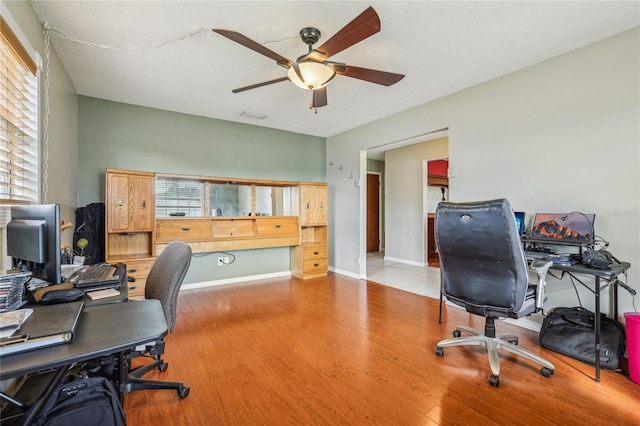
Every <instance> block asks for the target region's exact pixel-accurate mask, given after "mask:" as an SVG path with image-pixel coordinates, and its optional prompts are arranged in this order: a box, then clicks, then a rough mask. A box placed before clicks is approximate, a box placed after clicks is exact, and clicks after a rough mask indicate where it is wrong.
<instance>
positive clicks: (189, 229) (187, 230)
mask: <svg viewBox="0 0 640 426" xmlns="http://www.w3.org/2000/svg"><path fill="white" fill-rule="evenodd" d="M181 229H182V230H183V231H184V232H189V231H191V228H181Z"/></svg>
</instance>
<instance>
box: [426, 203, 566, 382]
mask: <svg viewBox="0 0 640 426" xmlns="http://www.w3.org/2000/svg"><path fill="white" fill-rule="evenodd" d="M435 239H436V245H437V247H438V253H439V255H440V274H441V298H440V303H441V304H442V295H444V296H445V297H446V298H447V300H449V301H451V302H453V303H454V304H456V305H458V306H462V307H464V308H465V309H466V310H467V312H470V313H472V314H475V315H480V316H484V317H485V318H486V322H485V329H484V334H483V333H482V332H480V331H477V330H474V329H472V328H469V327H464V326H458V327H456V329H455V331H454V332H453V336H454V337H453V338H452V339H445V340H441V341H440V342H438V344H437V347H436V355H438V356H443V355H444V349H443V348H445V347H448V346H464V345H484V346H485V347H486V349H487V354H488V356H489V365H490V367H491V372H492V374H491V376H489V383H490V384H491V385H493V386H498V385H499V383H500V357H499V355H498V350H499V349H504V350H505V351H507V352H511V353H512V354H515V355H520V356H522V357H524V358H527V359H529V360H531V361H534V362H536V363H538V364H540V365H542V368H541V370H540V373H541V374H542V375H543V376H545V377H550V376H551V375H552V374H553V372H554V366H553V364H552V363H550V362H549V361H547V360H546V359H544V358H542V357H541V356H539V355H537V354H535V353H533V352H531V351H529V350H527V349H525V348H522V347H520V346H518V336H516V335H514V334H496V329H495V323H494V322H495V319H503V318H521V317H523V316H526V315H530V314H532V313H534V312H536V311H538V310H541V309H542V304H543V302H544V287H545V284H546V283H545V277H546V274H547V271H548V269H549V267H550V266H551V265H552V263H551V262H549V261H545V260H542V261H536V262H535V263H534V264H532V266H531V267H529V266H528V265H527V261H526V260H525V257H524V253H523V251H522V246H521V244H520V236H519V235H518V230H517V228H516V222H515V218H514V214H513V210H512V209H511V205H510V204H509V202H508V201H507V200H505V199H499V200H491V201H482V202H472V203H449V202H442V203H440V204H439V205H438V207H437V208H436V215H435ZM529 270H531V271H532V272H535V273H536V274H537V276H538V284H537V285H529V283H528V278H529V273H528V272H529ZM463 331H464V332H466V333H469V334H471V336H464V337H461V334H462V332H463Z"/></svg>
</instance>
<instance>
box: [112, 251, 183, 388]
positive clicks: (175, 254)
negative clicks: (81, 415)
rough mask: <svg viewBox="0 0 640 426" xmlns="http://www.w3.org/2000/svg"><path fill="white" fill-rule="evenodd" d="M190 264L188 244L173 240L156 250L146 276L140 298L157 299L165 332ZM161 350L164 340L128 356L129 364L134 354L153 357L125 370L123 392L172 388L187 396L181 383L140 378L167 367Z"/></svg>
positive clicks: (171, 324) (173, 320) (173, 318)
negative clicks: (161, 249) (143, 363)
mask: <svg viewBox="0 0 640 426" xmlns="http://www.w3.org/2000/svg"><path fill="white" fill-rule="evenodd" d="M190 264H191V247H189V246H188V245H187V244H185V243H183V242H181V241H174V242H172V243H170V244H169V245H167V247H166V248H165V249H164V250H163V251H162V253H160V255H159V256H158V258H157V259H156V263H154V265H153V267H152V268H151V271H149V276H148V277H147V283H146V285H145V290H144V297H145V299H158V300H159V301H160V304H161V305H162V310H163V311H164V316H165V320H166V321H167V327H168V328H169V332H171V331H172V330H173V327H174V326H175V324H176V307H177V304H178V292H179V290H180V286H181V285H182V281H183V280H184V277H185V275H186V274H187V270H188V269H189V265H190ZM163 353H164V339H163V340H162V341H159V342H155V344H154V345H151V346H147V347H145V348H144V349H142V350H141V351H134V352H132V353H131V354H130V355H129V363H130V360H131V358H135V357H138V356H150V357H152V358H153V362H151V363H148V364H145V365H143V366H141V367H138V368H135V369H133V370H130V371H129V373H128V375H127V378H126V380H125V383H124V393H125V394H126V393H128V392H131V391H134V390H142V389H173V390H176V391H177V392H178V395H179V396H180V398H186V397H187V396H188V395H189V388H188V387H186V386H184V385H183V384H182V383H179V382H168V381H159V380H146V379H143V378H142V376H144V375H145V374H147V373H148V372H149V371H151V370H153V369H154V368H157V369H158V370H160V371H166V370H167V368H168V367H169V364H167V363H166V362H165V361H164V360H163V359H162V354H163Z"/></svg>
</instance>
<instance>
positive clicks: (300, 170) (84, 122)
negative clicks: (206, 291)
mask: <svg viewBox="0 0 640 426" xmlns="http://www.w3.org/2000/svg"><path fill="white" fill-rule="evenodd" d="M78 146H79V162H80V172H79V175H78V192H79V203H80V205H81V206H84V205H87V204H89V203H93V202H99V201H102V202H104V198H105V197H104V179H105V178H104V173H105V169H106V168H107V167H114V168H121V169H132V170H146V171H153V172H161V173H178V174H190V175H203V176H220V177H239V178H256V179H274V180H291V181H322V182H324V181H326V178H327V177H326V148H325V139H324V138H320V137H315V136H308V135H301V134H297V133H291V132H285V131H282V130H275V129H269V128H266V127H260V126H254V125H249V124H242V123H235V122H230V121H223V120H216V119H212V118H206V117H199V116H194V115H188V114H180V113H176V112H170V111H163V110H158V109H153V108H146V107H140V106H134V105H128V104H122V103H117V102H111V101H107V100H102V99H96V98H90V97H85V96H79V98H78ZM233 254H234V255H235V256H236V260H235V263H234V264H232V265H228V266H222V267H219V266H217V262H216V258H217V255H215V254H214V255H211V256H203V257H194V258H193V259H192V262H191V267H190V269H189V273H188V274H187V277H186V278H185V283H200V282H207V281H216V280H223V279H229V278H236V277H247V276H255V275H264V274H273V273H280V272H283V271H289V269H290V264H289V262H290V260H289V249H288V248H286V247H285V248H274V249H262V250H243V251H236V252H233Z"/></svg>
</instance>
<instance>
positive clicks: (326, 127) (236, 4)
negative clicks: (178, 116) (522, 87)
mask: <svg viewBox="0 0 640 426" xmlns="http://www.w3.org/2000/svg"><path fill="white" fill-rule="evenodd" d="M32 4H33V5H34V9H35V11H36V13H37V14H38V16H39V17H40V19H41V21H42V22H43V23H46V24H47V25H48V27H49V28H50V29H51V32H50V35H51V42H52V45H53V47H54V48H55V51H56V52H57V53H58V55H59V57H60V59H61V60H62V62H63V64H64V67H65V69H66V71H67V73H68V74H69V76H70V78H71V80H72V82H73V84H74V85H75V87H76V89H77V91H78V93H79V94H81V95H86V96H91V97H96V98H102V99H108V100H113V101H118V102H124V103H129V104H134V105H142V106H147V107H154V108H159V109H164V110H170V111H178V112H182V113H187V114H195V115H199V116H206V117H213V118H219V119H224V120H231V121H237V122H244V123H249V124H253V125H258V126H266V127H272V128H276V129H283V130H288V131H292V132H297V133H303V134H308V135H316V136H322V137H328V136H332V135H335V134H337V133H340V132H343V131H346V130H349V129H352V128H354V127H357V126H360V125H363V124H365V123H368V122H371V121H373V120H376V119H379V118H382V117H386V116H389V115H391V114H394V113H397V112H400V111H403V110H406V109H408V108H411V107H414V106H417V105H420V104H424V103H426V102H429V101H432V100H434V99H437V98H440V97H442V96H445V95H448V94H451V93H454V92H456V91H459V90H462V89H464V88H467V87H470V86H473V85H476V84H478V83H482V82H484V81H488V80H491V79H493V78H496V77H499V76H501V75H504V74H507V73H510V72H512V71H515V70H518V69H521V68H524V67H527V66H530V65H532V64H535V63H538V62H541V61H544V60H546V59H548V58H551V57H554V56H557V55H560V54H562V53H565V52H567V51H570V50H573V49H576V48H578V47H581V46H585V45H587V44H590V43H593V42H596V41H598V40H602V39H604V38H607V37H609V36H612V35H614V34H617V33H620V32H622V31H625V30H628V29H631V28H633V27H636V26H638V25H640V2H638V1H627V2H611V1H602V2H600V1H595V2H592V1H589V2H587V1H573V2H569V1H552V2H540V1H510V2H494V1H491V2H480V1H476V2H457V1H447V2H436V1H373V2H360V1H344V0H343V1H281V2H273V1H175V0H173V1H166V0H165V1H32ZM370 5H371V6H373V7H374V8H375V10H376V11H377V12H378V14H379V16H380V20H381V23H382V29H381V31H380V32H379V33H377V34H375V35H373V36H371V37H369V38H367V39H366V40H363V41H362V42H360V43H358V44H356V45H354V46H352V47H350V48H348V49H346V50H344V51H342V52H340V53H339V54H337V55H336V56H334V57H331V60H334V61H339V62H345V63H347V64H348V65H352V66H359V67H364V68H373V69H377V70H382V71H389V72H394V73H400V74H405V75H406V77H405V78H404V79H403V80H401V81H400V82H399V83H397V84H395V85H393V86H390V87H384V86H379V85H377V84H373V83H368V82H365V81H361V80H357V79H353V78H349V77H344V76H336V78H335V79H334V80H333V81H332V82H331V84H330V85H329V86H328V87H327V92H328V106H326V107H323V108H320V109H318V113H317V114H314V113H313V111H312V110H310V109H309V108H308V106H309V101H310V92H308V91H305V90H303V89H300V88H298V87H296V86H294V85H293V84H292V83H291V82H289V81H284V82H280V83H277V84H272V85H269V86H265V87H261V88H257V89H254V90H249V91H246V92H242V93H238V94H233V93H231V90H232V89H235V88H239V87H243V86H247V85H250V84H254V83H259V82H263V81H267V80H272V79H276V78H279V77H284V76H285V75H286V70H285V69H284V68H282V67H280V66H278V65H276V64H275V62H274V61H273V60H271V59H269V58H267V57H265V56H262V55H260V54H258V53H256V52H254V51H252V50H250V49H248V48H246V47H243V46H241V45H239V44H237V43H235V42H233V41H231V40H229V39H226V38H224V37H222V36H220V35H217V34H216V33H213V32H212V31H211V29H212V28H222V29H229V30H234V31H237V32H240V33H242V34H244V35H245V36H247V37H249V38H251V39H252V40H254V41H257V42H259V43H261V44H264V45H265V46H267V47H268V48H269V49H271V50H273V51H275V52H277V53H279V54H281V55H282V56H284V57H286V58H288V59H291V60H295V59H296V58H297V57H298V56H300V55H302V54H304V53H306V52H307V46H306V45H305V44H303V43H302V41H300V39H299V37H298V32H299V31H300V29H302V28H303V27H308V26H313V27H316V28H318V29H319V30H320V31H321V33H322V38H321V39H320V41H319V44H322V43H323V41H326V40H327V39H328V38H329V37H330V36H332V35H333V34H335V33H336V32H337V31H338V30H340V29H341V28H342V27H343V26H345V25H346V24H347V23H348V22H350V21H351V20H352V19H353V18H355V17H356V16H357V15H359V14H360V13H361V12H362V11H364V10H365V9H366V8H367V7H368V6H370ZM319 44H318V45H319ZM243 111H248V112H252V113H257V114H264V115H266V116H267V118H265V119H264V120H255V119H248V118H245V117H242V116H240V114H241V113H242V112H243Z"/></svg>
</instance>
